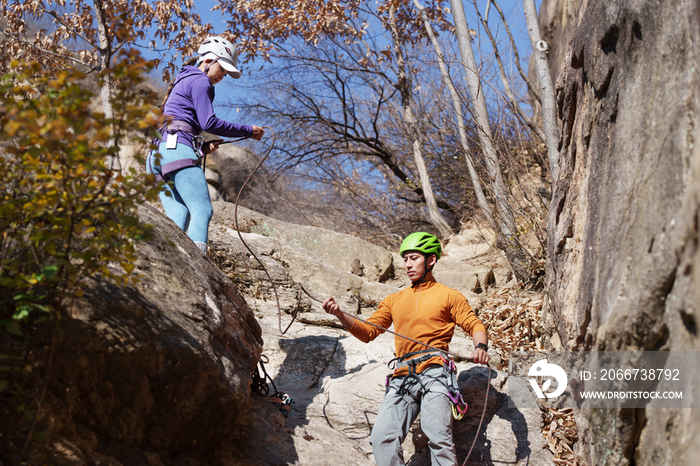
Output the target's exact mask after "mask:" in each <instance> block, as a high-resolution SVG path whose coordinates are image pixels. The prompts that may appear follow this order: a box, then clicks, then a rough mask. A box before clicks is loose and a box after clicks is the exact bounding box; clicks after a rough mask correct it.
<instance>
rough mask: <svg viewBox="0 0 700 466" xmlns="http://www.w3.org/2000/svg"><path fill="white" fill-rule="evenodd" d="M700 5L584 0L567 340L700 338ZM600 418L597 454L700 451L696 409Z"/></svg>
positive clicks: (565, 221) (569, 215)
mask: <svg viewBox="0 0 700 466" xmlns="http://www.w3.org/2000/svg"><path fill="white" fill-rule="evenodd" d="M699 15H700V5H698V4H697V2H695V1H691V0H684V1H679V2H642V1H633V0H619V1H615V2H609V1H606V0H588V1H585V2H582V4H581V7H580V9H579V16H578V18H577V23H576V26H575V30H574V32H573V36H572V42H571V48H570V49H569V52H568V54H567V58H566V60H565V62H564V66H563V68H562V74H561V75H560V76H559V78H558V86H557V93H558V105H559V116H560V119H561V121H562V139H561V143H560V145H561V160H560V164H561V171H560V177H559V179H557V180H555V184H554V190H553V196H552V204H551V206H552V207H551V210H550V214H549V218H548V232H549V244H548V248H549V249H548V269H547V277H548V278H547V281H548V289H549V293H548V295H549V296H550V297H551V301H550V303H549V306H548V310H547V312H546V313H545V315H544V319H543V322H544V324H545V326H546V327H547V328H548V329H549V331H550V332H551V335H552V337H551V339H550V344H551V346H552V347H553V348H563V349H566V350H595V349H598V350H612V351H617V350H673V351H683V350H697V349H699V348H700V343H699V342H698V338H697V324H696V322H697V319H698V318H699V317H700V316H698V310H699V309H700V308H699V306H698V303H700V252H699V250H698V239H699V238H698V230H699V225H700V144H698V136H699V133H698V117H697V112H698V106H699V104H700V100H699V95H698V85H699V84H700V82H699V79H698V72H699V70H700V61H699V60H698V58H699V57H698V40H699V39H700V30H699V26H698V25H699V24H700V22H699ZM694 377H695V378H696V382H700V379H698V375H697V374H695V375H694ZM695 385H696V386H697V383H695ZM586 422H587V421H586V419H585V417H584V416H581V417H580V418H579V423H580V427H585V425H586ZM590 426H591V428H590V438H583V439H582V441H581V442H579V444H578V445H579V448H580V451H579V456H580V457H581V459H582V461H584V462H586V461H587V462H590V464H601V465H603V464H611V465H612V464H616V465H618V464H619V465H627V464H697V458H698V456H699V455H700V446H698V445H699V444H698V443H697V442H692V441H691V440H690V439H693V438H697V436H698V434H700V421H698V418H697V416H693V415H692V414H690V410H675V411H674V410H649V409H647V410H639V411H638V412H629V411H624V410H619V411H614V410H600V411H599V412H595V413H590ZM582 432H583V430H582ZM603 440H605V441H603Z"/></svg>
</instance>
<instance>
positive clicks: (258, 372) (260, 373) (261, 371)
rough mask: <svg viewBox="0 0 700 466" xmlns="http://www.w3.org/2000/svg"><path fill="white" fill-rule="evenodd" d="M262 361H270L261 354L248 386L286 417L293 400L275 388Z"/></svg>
mask: <svg viewBox="0 0 700 466" xmlns="http://www.w3.org/2000/svg"><path fill="white" fill-rule="evenodd" d="M263 361H264V362H265V363H269V362H270V360H269V358H268V357H267V356H265V355H264V354H261V355H260V361H259V363H258V367H256V369H255V372H253V382H252V383H251V384H250V388H251V390H252V391H253V392H255V393H257V394H258V395H260V396H262V397H263V399H264V400H265V401H267V402H269V403H272V404H273V405H274V406H275V407H276V408H277V409H279V410H280V411H281V412H282V416H284V417H285V418H287V417H289V410H290V408H291V406H292V405H293V404H294V400H292V399H291V398H290V397H289V395H288V394H286V393H284V392H281V391H279V390H277V387H276V386H275V382H274V381H273V380H272V377H270V374H268V373H267V371H266V370H265V365H264V364H263ZM268 380H269V383H270V385H272V388H273V390H274V392H273V393H272V395H270V385H268Z"/></svg>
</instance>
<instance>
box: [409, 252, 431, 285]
mask: <svg viewBox="0 0 700 466" xmlns="http://www.w3.org/2000/svg"><path fill="white" fill-rule="evenodd" d="M434 258H435V256H434V255H433V254H431V255H430V256H428V259H427V261H428V262H427V267H430V266H431V265H432V264H434V263H435V262H434V260H435V259H434ZM403 266H404V267H405V268H406V273H407V274H408V278H409V279H410V280H411V281H412V282H415V281H416V280H420V279H421V277H422V276H423V274H424V273H425V269H426V258H425V256H424V255H423V254H422V253H420V252H417V251H408V252H407V253H406V254H404V255H403Z"/></svg>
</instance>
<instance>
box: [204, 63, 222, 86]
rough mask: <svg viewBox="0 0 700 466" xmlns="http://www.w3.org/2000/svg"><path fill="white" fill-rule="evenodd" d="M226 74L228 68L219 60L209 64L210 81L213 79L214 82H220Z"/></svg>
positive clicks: (208, 75)
mask: <svg viewBox="0 0 700 466" xmlns="http://www.w3.org/2000/svg"><path fill="white" fill-rule="evenodd" d="M207 61H208V60H207ZM226 74H227V73H226V70H225V69H223V67H222V66H221V65H220V64H219V62H215V63H214V64H210V65H209V72H208V73H207V77H209V81H211V83H212V84H218V83H220V82H221V80H222V79H224V78H225V77H226Z"/></svg>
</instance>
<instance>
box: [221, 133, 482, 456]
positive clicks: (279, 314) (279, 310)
mask: <svg viewBox="0 0 700 466" xmlns="http://www.w3.org/2000/svg"><path fill="white" fill-rule="evenodd" d="M263 128H267V129H269V130H270V132H271V133H272V143H271V144H270V148H269V149H268V150H267V153H266V154H265V156H264V157H263V158H262V159H261V160H260V163H258V165H257V166H256V167H255V170H253V172H252V173H251V174H250V176H248V178H247V179H246V180H245V182H244V183H243V185H242V186H241V189H240V190H239V191H238V196H236V202H235V208H234V213H233V223H234V227H235V228H236V232H237V233H238V238H240V240H241V242H242V243H243V246H245V248H246V249H247V250H248V252H250V254H251V255H252V256H253V257H254V258H255V260H256V261H257V262H258V264H260V267H261V268H262V269H263V271H264V272H265V275H267V278H268V280H270V284H271V285H272V290H273V291H274V293H275V299H276V301H277V320H278V328H279V331H280V333H281V334H282V335H284V334H285V333H287V331H288V330H289V328H290V327H291V326H292V324H293V323H294V321H295V320H296V317H297V314H298V313H299V308H300V304H301V293H302V292H303V293H304V294H306V296H308V297H309V298H310V299H311V300H313V301H316V302H317V303H319V304H323V301H321V300H320V299H318V298H316V297H314V296H313V295H311V293H309V292H308V291H307V290H306V289H305V288H304V287H303V286H302V285H301V284H300V285H299V292H298V294H297V306H296V308H295V310H294V311H293V312H292V320H291V321H290V322H289V325H287V327H286V328H285V329H284V330H282V306H281V305H280V298H279V294H278V293H277V287H276V286H275V282H274V280H272V277H271V276H270V273H269V272H268V271H267V267H265V264H263V262H262V261H261V260H260V258H258V256H257V255H256V254H255V252H253V250H252V249H251V248H250V246H248V243H246V242H245V240H244V239H243V235H242V234H241V229H240V228H239V227H238V204H239V201H240V198H241V193H243V190H244V189H245V187H246V186H247V184H248V183H249V182H250V180H251V179H252V178H253V176H254V175H255V173H257V171H258V170H259V169H260V167H262V164H263V163H264V162H265V160H266V159H267V157H268V156H269V155H270V152H272V149H273V147H274V146H275V132H274V131H273V130H272V128H270V127H269V126H264V127H263ZM340 312H342V313H343V314H345V315H346V316H349V317H352V318H353V319H357V320H359V321H360V322H362V323H365V324H367V325H371V326H372V327H375V328H377V329H378V330H380V331H382V332H387V333H390V334H392V335H394V336H397V337H399V338H403V339H405V340H408V341H412V342H413V343H416V344H419V345H422V346H425V347H426V348H430V349H433V350H435V351H438V352H440V353H442V354H445V355H448V356H450V357H451V358H452V359H453V360H454V361H457V362H461V361H467V362H472V363H473V362H474V360H473V359H472V358H468V357H464V356H460V355H459V354H457V353H453V352H451V351H448V350H445V349H442V348H438V347H436V346H433V345H429V344H427V343H423V342H422V341H418V340H415V339H413V338H411V337H407V336H406V335H401V334H400V333H396V332H394V331H392V330H389V329H388V328H384V327H382V326H380V325H377V324H374V323H372V322H369V321H368V320H365V319H363V318H361V317H358V316H356V315H352V314H349V313H347V312H345V311H343V310H342V309H341V310H340ZM487 368H488V372H489V373H488V381H487V383H486V396H485V397H484V409H483V411H482V413H481V419H480V420H479V426H478V427H477V429H476V435H475V436H474V441H473V442H472V445H471V447H470V448H469V453H467V457H466V458H465V459H464V463H462V466H466V464H467V462H468V461H469V457H470V456H471V454H472V451H473V450H474V446H475V445H476V440H477V438H478V437H479V433H480V432H481V426H482V424H483V422H484V417H485V416H486V406H487V401H488V397H489V389H490V388H491V368H490V367H489V366H488V365H487ZM461 414H462V415H463V414H464V413H461ZM460 419H461V417H460Z"/></svg>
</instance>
